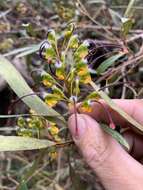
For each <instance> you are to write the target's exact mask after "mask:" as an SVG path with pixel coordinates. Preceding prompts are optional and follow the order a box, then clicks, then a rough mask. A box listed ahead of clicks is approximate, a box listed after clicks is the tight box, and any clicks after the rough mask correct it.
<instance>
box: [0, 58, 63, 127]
mask: <svg viewBox="0 0 143 190" xmlns="http://www.w3.org/2000/svg"><path fill="white" fill-rule="evenodd" d="M0 75H1V76H2V77H3V78H4V79H5V80H6V81H7V83H8V84H9V86H10V87H11V88H12V90H13V91H14V92H15V93H16V94H17V96H18V97H20V98H21V97H23V96H26V95H28V94H34V92H33V91H32V89H31V88H30V87H29V86H28V84H27V83H26V81H25V80H24V78H23V77H22V76H21V74H20V73H19V72H18V71H17V70H16V68H15V67H14V66H13V65H12V64H11V63H10V62H9V61H8V60H7V59H5V58H4V57H3V56H1V55H0ZM22 101H23V102H24V103H25V104H26V105H27V106H28V107H30V108H31V109H33V110H34V111H35V112H36V113H37V114H39V115H41V114H42V115H46V117H47V118H48V119H54V121H55V122H56V123H58V124H62V125H65V120H64V118H63V117H62V116H61V115H60V114H59V113H57V112H56V111H55V110H53V109H52V108H49V107H48V106H47V105H46V104H45V103H44V101H42V100H41V99H40V98H39V97H38V96H37V95H32V96H26V97H25V98H23V99H22Z"/></svg>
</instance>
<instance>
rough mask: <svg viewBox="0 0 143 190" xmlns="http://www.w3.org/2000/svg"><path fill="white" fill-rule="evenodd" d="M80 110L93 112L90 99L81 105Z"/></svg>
mask: <svg viewBox="0 0 143 190" xmlns="http://www.w3.org/2000/svg"><path fill="white" fill-rule="evenodd" d="M79 111H80V112H86V113H90V112H92V106H91V102H90V100H88V101H84V102H83V103H82V104H81V105H80V107H79Z"/></svg>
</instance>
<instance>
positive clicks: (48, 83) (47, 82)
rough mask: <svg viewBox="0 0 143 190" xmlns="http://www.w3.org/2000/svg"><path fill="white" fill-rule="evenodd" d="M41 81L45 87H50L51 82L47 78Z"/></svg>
mask: <svg viewBox="0 0 143 190" xmlns="http://www.w3.org/2000/svg"><path fill="white" fill-rule="evenodd" d="M42 83H43V84H44V85H45V86H47V87H51V86H52V85H53V84H52V83H51V81H48V80H46V79H45V80H43V81H42Z"/></svg>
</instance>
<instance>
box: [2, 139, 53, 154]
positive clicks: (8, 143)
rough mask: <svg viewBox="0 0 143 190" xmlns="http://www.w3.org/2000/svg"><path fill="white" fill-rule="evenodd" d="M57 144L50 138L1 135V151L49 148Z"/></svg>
mask: <svg viewBox="0 0 143 190" xmlns="http://www.w3.org/2000/svg"><path fill="white" fill-rule="evenodd" d="M53 145H55V143H54V142H52V141H49V140H44V139H42V140H40V139H36V138H29V137H18V136H0V151H20V150H35V149H43V148H48V147H51V146H53Z"/></svg>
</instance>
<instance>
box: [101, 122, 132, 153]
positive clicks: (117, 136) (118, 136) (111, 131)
mask: <svg viewBox="0 0 143 190" xmlns="http://www.w3.org/2000/svg"><path fill="white" fill-rule="evenodd" d="M100 126H101V128H102V129H103V130H104V131H105V132H106V133H108V134H109V135H111V136H112V137H113V138H114V139H116V140H117V141H118V142H119V143H120V144H121V145H123V146H125V147H126V148H127V149H128V150H129V149H130V147H129V144H128V142H127V141H126V139H124V137H123V136H122V135H121V134H120V133H118V132H117V131H115V130H114V129H111V128H110V127H108V126H107V125H105V124H100Z"/></svg>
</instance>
